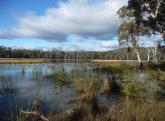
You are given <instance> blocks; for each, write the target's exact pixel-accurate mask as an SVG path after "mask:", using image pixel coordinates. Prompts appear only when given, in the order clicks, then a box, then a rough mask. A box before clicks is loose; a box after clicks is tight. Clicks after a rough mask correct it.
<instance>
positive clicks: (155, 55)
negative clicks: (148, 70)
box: [152, 46, 158, 62]
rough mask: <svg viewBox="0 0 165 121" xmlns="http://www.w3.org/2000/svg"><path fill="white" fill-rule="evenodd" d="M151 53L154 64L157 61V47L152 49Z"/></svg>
mask: <svg viewBox="0 0 165 121" xmlns="http://www.w3.org/2000/svg"><path fill="white" fill-rule="evenodd" d="M152 53H153V60H154V61H155V62H157V61H158V59H157V47H156V46H155V47H154V48H153V49H152Z"/></svg>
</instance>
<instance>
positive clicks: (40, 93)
mask: <svg viewBox="0 0 165 121" xmlns="http://www.w3.org/2000/svg"><path fill="white" fill-rule="evenodd" d="M91 68H92V66H91V65H90V63H79V64H78V63H77V64H76V63H43V64H2V65H0V121H10V120H12V119H14V117H15V115H16V114H17V113H18V112H19V111H20V110H25V111H29V110H30V109H31V104H32V102H33V101H34V100H36V99H39V100H40V101H41V111H42V113H44V114H46V113H48V112H51V111H54V110H55V111H58V110H59V111H60V110H65V109H70V108H73V107H74V106H75V105H74V104H69V103H68V101H69V100H70V99H73V98H76V97H78V96H79V93H78V92H77V91H76V90H75V89H74V88H73V86H72V85H57V84H56V83H54V81H52V80H51V79H50V78H46V77H47V76H48V75H50V74H51V73H52V71H59V70H60V69H64V70H65V72H67V73H71V72H72V70H74V69H77V70H83V71H84V72H85V74H92V75H97V76H98V75H99V76H100V77H102V78H107V76H109V75H110V74H109V75H105V74H102V73H96V72H93V71H92V69H91ZM142 76H143V75H142ZM98 99H99V103H100V105H102V104H106V105H115V104H117V103H118V101H119V100H118V97H117V95H115V94H110V95H101V94H100V95H99V96H98Z"/></svg>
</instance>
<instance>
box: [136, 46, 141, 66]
mask: <svg viewBox="0 0 165 121" xmlns="http://www.w3.org/2000/svg"><path fill="white" fill-rule="evenodd" d="M135 52H136V56H137V60H138V62H139V63H141V58H140V53H139V51H138V49H137V48H135Z"/></svg>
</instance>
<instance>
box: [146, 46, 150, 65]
mask: <svg viewBox="0 0 165 121" xmlns="http://www.w3.org/2000/svg"><path fill="white" fill-rule="evenodd" d="M147 60H148V62H149V61H150V48H148V54H147Z"/></svg>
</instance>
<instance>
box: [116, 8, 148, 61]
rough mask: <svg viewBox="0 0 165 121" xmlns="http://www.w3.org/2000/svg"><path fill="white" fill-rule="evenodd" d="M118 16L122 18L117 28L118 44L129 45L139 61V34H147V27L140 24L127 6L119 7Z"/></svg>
mask: <svg viewBox="0 0 165 121" xmlns="http://www.w3.org/2000/svg"><path fill="white" fill-rule="evenodd" d="M117 14H118V16H119V18H121V19H122V21H121V24H120V26H119V29H118V40H119V44H120V45H124V46H127V47H128V48H129V47H131V48H133V49H134V51H135V52H136V56H137V60H138V61H139V63H141V57H140V54H139V47H140V45H141V43H140V39H139V37H140V36H143V35H145V34H148V28H147V27H144V26H143V24H140V22H139V18H140V17H142V16H139V18H136V17H135V14H137V13H135V12H134V11H133V9H129V8H128V6H123V7H121V8H120V9H119V10H118V12H117Z"/></svg>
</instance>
